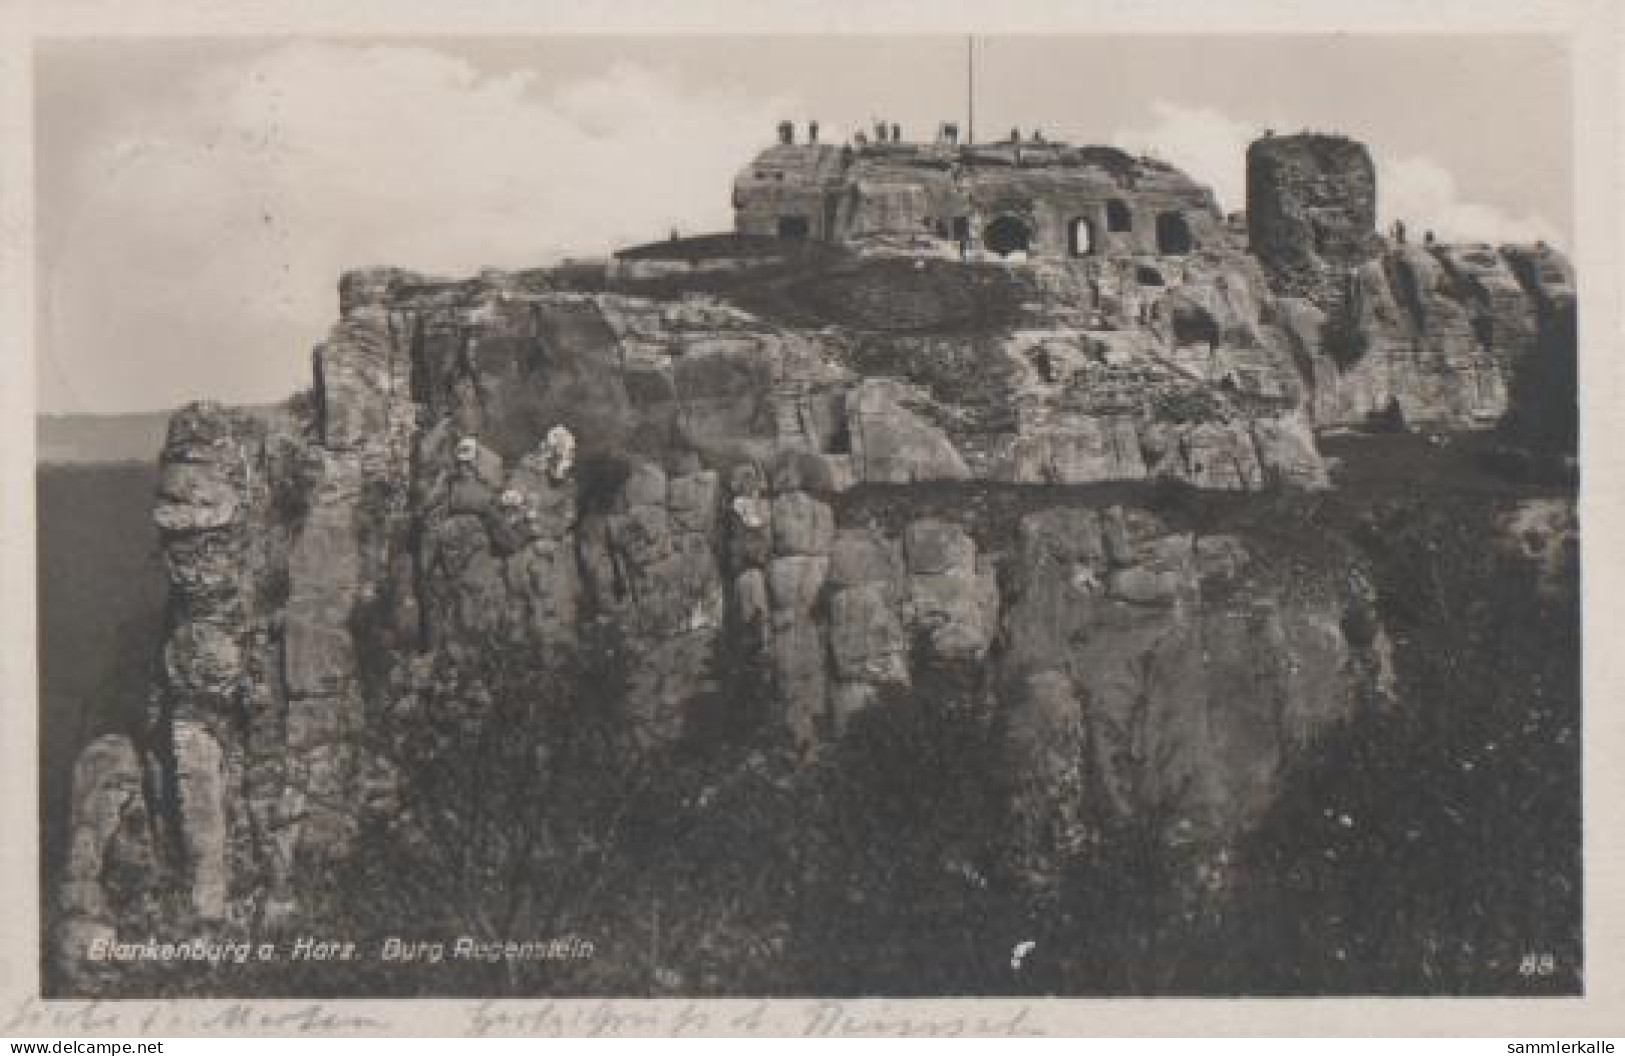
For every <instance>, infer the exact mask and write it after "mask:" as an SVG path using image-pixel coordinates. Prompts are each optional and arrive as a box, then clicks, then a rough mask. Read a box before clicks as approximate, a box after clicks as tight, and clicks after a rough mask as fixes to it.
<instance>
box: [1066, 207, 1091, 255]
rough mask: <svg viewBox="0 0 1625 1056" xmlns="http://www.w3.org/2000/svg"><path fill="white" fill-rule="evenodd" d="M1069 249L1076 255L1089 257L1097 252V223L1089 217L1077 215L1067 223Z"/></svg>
mask: <svg viewBox="0 0 1625 1056" xmlns="http://www.w3.org/2000/svg"><path fill="white" fill-rule="evenodd" d="M1066 240H1067V251H1068V252H1070V253H1071V254H1072V255H1073V256H1074V257H1087V256H1089V255H1090V254H1091V253H1093V252H1095V225H1094V224H1091V223H1090V222H1089V219H1088V217H1083V216H1080V217H1076V218H1075V219H1073V220H1072V221H1071V222H1070V223H1068V224H1067V225H1066Z"/></svg>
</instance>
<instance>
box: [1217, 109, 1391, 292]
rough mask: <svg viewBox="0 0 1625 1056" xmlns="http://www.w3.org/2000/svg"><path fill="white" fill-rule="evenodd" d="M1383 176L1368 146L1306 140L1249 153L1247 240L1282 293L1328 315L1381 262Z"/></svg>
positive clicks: (1275, 142)
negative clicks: (1342, 284)
mask: <svg viewBox="0 0 1625 1056" xmlns="http://www.w3.org/2000/svg"><path fill="white" fill-rule="evenodd" d="M1376 226H1377V174H1376V168H1375V166H1374V165H1373V164H1372V162H1371V154H1370V152H1368V151H1367V150H1366V148H1365V145H1364V144H1362V143H1358V142H1356V141H1354V140H1352V139H1347V138H1345V137H1343V136H1331V135H1321V134H1319V133H1310V132H1305V133H1302V134H1299V135H1293V136H1265V137H1264V138H1263V139H1259V140H1256V141H1254V143H1253V144H1252V146H1250V147H1248V148H1247V237H1248V240H1249V241H1250V243H1251V248H1252V252H1253V254H1254V255H1255V256H1257V257H1258V258H1259V260H1260V261H1261V262H1262V263H1263V265H1264V268H1265V270H1266V271H1267V272H1268V273H1269V276H1270V282H1271V285H1272V286H1274V287H1275V289H1276V291H1277V292H1279V293H1285V294H1289V295H1292V296H1299V297H1307V298H1309V299H1310V300H1312V301H1314V302H1315V303H1317V304H1319V305H1320V306H1321V307H1322V308H1325V307H1328V306H1329V302H1330V301H1332V300H1335V299H1336V297H1337V295H1338V287H1339V283H1338V282H1337V281H1336V279H1337V278H1338V277H1339V276H1341V275H1344V274H1347V272H1348V271H1350V270H1351V269H1353V268H1355V267H1357V266H1359V265H1360V264H1361V263H1363V262H1365V261H1366V260H1369V259H1370V258H1372V257H1373V256H1375V255H1376V254H1377V253H1378V251H1379V250H1380V248H1381V240H1380V239H1379V238H1378V237H1377V230H1376Z"/></svg>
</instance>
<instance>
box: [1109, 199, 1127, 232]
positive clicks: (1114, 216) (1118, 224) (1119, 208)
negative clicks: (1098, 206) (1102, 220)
mask: <svg viewBox="0 0 1625 1056" xmlns="http://www.w3.org/2000/svg"><path fill="white" fill-rule="evenodd" d="M1106 230H1108V231H1132V230H1134V216H1133V214H1131V213H1130V212H1129V211H1128V203H1127V202H1125V201H1123V199H1121V198H1113V199H1111V200H1110V201H1108V202H1107V203H1106Z"/></svg>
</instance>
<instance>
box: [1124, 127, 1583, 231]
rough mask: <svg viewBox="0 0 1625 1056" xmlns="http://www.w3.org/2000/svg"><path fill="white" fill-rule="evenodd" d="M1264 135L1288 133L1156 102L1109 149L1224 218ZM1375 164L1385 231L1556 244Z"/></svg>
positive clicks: (1492, 210)
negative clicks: (1158, 168) (1212, 204)
mask: <svg viewBox="0 0 1625 1056" xmlns="http://www.w3.org/2000/svg"><path fill="white" fill-rule="evenodd" d="M1266 128H1279V129H1282V130H1290V129H1291V128H1292V126H1291V125H1290V124H1289V123H1288V122H1287V121H1286V120H1285V119H1283V118H1279V117H1270V118H1268V119H1266V120H1258V121H1248V120H1242V119H1239V118H1236V117H1232V116H1230V115H1228V114H1223V113H1220V112H1219V111H1217V110H1212V109H1207V108H1204V107H1188V106H1182V105H1180V104H1178V103H1172V102H1169V101H1167V100H1164V99H1158V100H1156V101H1155V102H1153V103H1152V105H1151V116H1150V120H1149V121H1148V122H1147V123H1145V124H1143V125H1140V126H1136V127H1132V128H1126V129H1121V130H1119V131H1118V132H1116V133H1115V134H1114V135H1113V136H1112V143H1113V144H1114V145H1116V146H1119V147H1122V148H1123V149H1124V150H1129V151H1133V152H1134V153H1137V154H1151V155H1154V156H1156V157H1160V158H1162V159H1163V160H1164V161H1168V162H1171V163H1172V164H1174V165H1177V166H1178V167H1180V168H1181V169H1184V170H1185V171H1186V172H1188V173H1189V174H1190V175H1191V176H1192V177H1194V178H1196V179H1198V180H1200V181H1202V182H1204V183H1206V184H1208V185H1209V186H1210V187H1212V188H1213V193H1214V194H1215V195H1216V196H1217V197H1218V199H1219V204H1220V206H1221V207H1222V208H1223V209H1225V210H1226V211H1230V210H1237V209H1244V208H1245V207H1246V204H1247V165H1246V157H1247V145H1248V144H1249V143H1251V142H1252V141H1253V140H1254V139H1256V138H1258V137H1259V136H1260V135H1262V134H1263V132H1264V130H1265V129H1266ZM1370 146H1371V147H1372V153H1373V154H1374V155H1375V158H1376V163H1377V214H1378V221H1379V223H1380V224H1381V225H1382V226H1383V227H1384V228H1386V227H1387V226H1388V225H1389V224H1390V223H1391V222H1392V221H1393V220H1395V219H1403V220H1404V221H1405V222H1406V224H1407V226H1409V227H1410V228H1411V229H1412V230H1414V231H1418V232H1420V231H1422V230H1424V229H1430V230H1432V231H1433V232H1435V233H1436V234H1437V235H1438V237H1439V238H1441V239H1443V240H1445V241H1483V242H1520V241H1531V240H1533V239H1538V238H1543V239H1546V240H1548V241H1559V240H1560V234H1559V229H1558V227H1557V225H1555V224H1553V223H1552V222H1551V221H1549V220H1547V219H1546V218H1545V217H1542V216H1537V215H1532V214H1530V215H1513V214H1511V213H1508V212H1506V211H1505V210H1503V209H1500V208H1497V207H1495V206H1492V205H1486V204H1482V203H1478V202H1472V201H1469V200H1467V199H1465V198H1463V197H1462V191H1461V188H1460V187H1459V186H1458V184H1457V182H1456V178H1455V176H1454V175H1453V174H1452V173H1451V172H1450V170H1448V169H1447V168H1445V167H1444V166H1443V165H1441V164H1439V163H1438V162H1436V161H1434V160H1432V159H1430V158H1426V157H1415V156H1411V157H1404V156H1400V157H1391V156H1389V155H1388V154H1387V153H1385V152H1384V151H1382V150H1380V149H1378V145H1377V144H1370Z"/></svg>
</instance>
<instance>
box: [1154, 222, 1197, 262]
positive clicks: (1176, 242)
mask: <svg viewBox="0 0 1625 1056" xmlns="http://www.w3.org/2000/svg"><path fill="white" fill-rule="evenodd" d="M1192 244H1193V243H1192V240H1191V225H1190V224H1188V223H1186V222H1185V216H1184V214H1183V213H1158V214H1157V252H1159V253H1165V254H1168V255H1169V256H1183V255H1184V254H1186V253H1189V252H1190V251H1191V246H1192Z"/></svg>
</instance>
